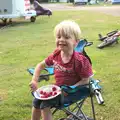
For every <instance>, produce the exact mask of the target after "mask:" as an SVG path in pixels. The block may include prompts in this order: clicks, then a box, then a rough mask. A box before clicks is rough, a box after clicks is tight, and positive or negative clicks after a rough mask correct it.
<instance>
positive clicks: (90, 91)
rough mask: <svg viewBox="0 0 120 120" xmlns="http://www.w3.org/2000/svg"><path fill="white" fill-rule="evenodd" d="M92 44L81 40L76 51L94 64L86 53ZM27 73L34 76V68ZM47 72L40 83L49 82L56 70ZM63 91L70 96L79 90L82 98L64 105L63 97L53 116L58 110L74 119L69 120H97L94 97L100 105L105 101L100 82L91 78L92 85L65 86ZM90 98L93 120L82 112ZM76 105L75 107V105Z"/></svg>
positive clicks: (50, 68)
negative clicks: (83, 106) (86, 49)
mask: <svg viewBox="0 0 120 120" xmlns="http://www.w3.org/2000/svg"><path fill="white" fill-rule="evenodd" d="M92 44H93V43H92V42H87V40H86V39H83V40H80V41H79V43H78V45H77V46H76V47H75V51H78V52H81V53H83V54H84V55H85V56H86V57H87V58H88V59H89V61H90V63H91V64H92V62H91V60H90V58H89V56H88V55H87V54H86V52H85V49H84V48H85V47H86V46H90V45H92ZM27 71H28V72H29V73H30V74H31V75H33V74H34V68H29V69H27ZM45 71H47V74H41V75H40V76H39V82H40V81H41V80H46V81H48V80H49V76H50V75H53V74H54V68H53V67H47V68H45ZM61 89H62V91H65V92H67V93H68V94H71V93H74V92H77V90H80V91H81V96H80V98H79V100H78V101H74V102H71V103H64V102H63V101H64V100H63V99H64V97H61V98H62V99H61V106H58V107H57V106H56V107H55V109H54V111H53V114H54V113H55V112H56V111H58V110H63V111H64V112H65V113H66V114H67V115H71V116H72V117H71V118H69V120H96V118H95V110H94V103H93V95H95V96H96V98H97V101H98V103H99V104H103V103H104V100H103V98H102V95H101V86H100V85H99V80H95V79H94V78H92V77H91V79H90V83H89V84H86V85H81V86H78V87H73V86H66V85H63V86H61ZM88 97H90V98H91V107H92V114H93V119H91V118H90V117H88V116H86V115H85V114H84V112H83V110H82V105H83V103H84V102H85V100H86V99H87V98H88ZM74 104H75V105H74ZM72 105H74V106H75V107H74V108H73V107H72V109H71V106H72ZM61 120H62V119H61Z"/></svg>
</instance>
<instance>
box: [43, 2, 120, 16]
mask: <svg viewBox="0 0 120 120" xmlns="http://www.w3.org/2000/svg"><path fill="white" fill-rule="evenodd" d="M42 6H43V7H45V8H49V9H51V10H52V11H58V10H59V11H60V10H61V11H62V10H89V11H98V12H102V13H105V14H110V15H113V16H120V5H116V6H115V5H114V6H97V7H96V6H92V5H91V6H90V7H88V6H72V5H71V6H70V5H67V4H42Z"/></svg>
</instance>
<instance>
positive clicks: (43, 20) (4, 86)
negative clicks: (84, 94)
mask: <svg viewBox="0 0 120 120" xmlns="http://www.w3.org/2000/svg"><path fill="white" fill-rule="evenodd" d="M64 19H73V20H75V21H76V22H77V23H78V24H79V25H80V27H81V30H82V37H83V38H86V39H88V41H93V43H94V44H93V46H91V47H87V48H86V51H87V53H88V54H89V56H90V57H91V59H92V62H93V69H94V70H95V71H96V74H95V78H96V79H100V80H101V83H100V84H101V86H102V90H103V93H102V95H103V97H104V100H105V105H104V106H101V105H98V103H97V101H96V98H94V101H95V110H96V117H97V120H119V119H120V114H119V112H120V107H119V106H120V97H119V96H120V92H119V90H120V85H119V84H120V71H119V68H120V60H119V58H120V50H119V48H120V45H119V44H116V45H113V46H110V47H107V48H104V49H102V50H100V49H97V48H96V46H97V45H98V44H100V41H99V40H98V33H102V34H103V35H105V34H106V33H107V32H109V31H112V30H115V29H119V28H120V17H113V16H111V15H105V14H101V13H98V12H92V13H91V12H90V11H70V12H69V11H57V12H54V13H53V15H52V16H51V18H49V17H46V16H44V17H38V18H37V20H36V22H35V23H29V21H25V20H20V21H17V23H16V24H15V25H13V26H12V27H9V28H7V29H3V30H1V31H0V120H30V116H31V106H32V99H33V97H32V96H31V94H30V91H29V86H28V84H29V82H30V81H31V76H30V75H29V74H28V73H27V71H26V69H27V68H30V67H34V66H35V65H36V64H37V63H38V62H40V61H41V60H43V59H44V58H45V57H46V56H47V55H48V54H49V53H51V52H52V51H53V50H54V47H55V44H54V41H55V39H54V36H53V28H54V27H55V25H56V24H57V23H58V22H60V21H62V20H64ZM19 23H20V24H19ZM53 80H54V79H53V77H51V81H49V82H48V83H47V82H45V81H43V82H41V83H40V84H39V85H40V86H42V85H44V84H50V83H51V82H52V81H53ZM88 104H89V102H88V103H86V105H88ZM86 112H88V108H87V109H86ZM63 116H65V114H63V113H62V112H59V113H57V115H55V116H54V119H55V120H57V119H58V118H60V117H63Z"/></svg>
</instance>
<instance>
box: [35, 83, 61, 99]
mask: <svg viewBox="0 0 120 120" xmlns="http://www.w3.org/2000/svg"><path fill="white" fill-rule="evenodd" d="M53 87H55V88H56V90H55V91H53V90H52V88H53ZM40 91H43V92H47V93H50V92H52V94H54V93H55V92H56V94H55V95H51V96H49V97H44V98H43V96H45V95H43V94H41V93H40ZM33 94H34V96H35V98H37V99H40V100H50V99H53V98H55V97H56V96H58V95H60V94H61V88H60V87H59V86H56V85H46V86H42V87H40V88H38V89H37V90H36V91H35V92H34V93H33Z"/></svg>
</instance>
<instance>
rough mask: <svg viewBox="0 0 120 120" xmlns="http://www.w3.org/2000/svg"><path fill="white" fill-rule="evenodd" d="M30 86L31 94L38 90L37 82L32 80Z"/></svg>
mask: <svg viewBox="0 0 120 120" xmlns="http://www.w3.org/2000/svg"><path fill="white" fill-rule="evenodd" d="M29 86H30V88H31V92H34V91H35V90H37V82H36V81H34V80H32V81H31V82H30V83H29Z"/></svg>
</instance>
